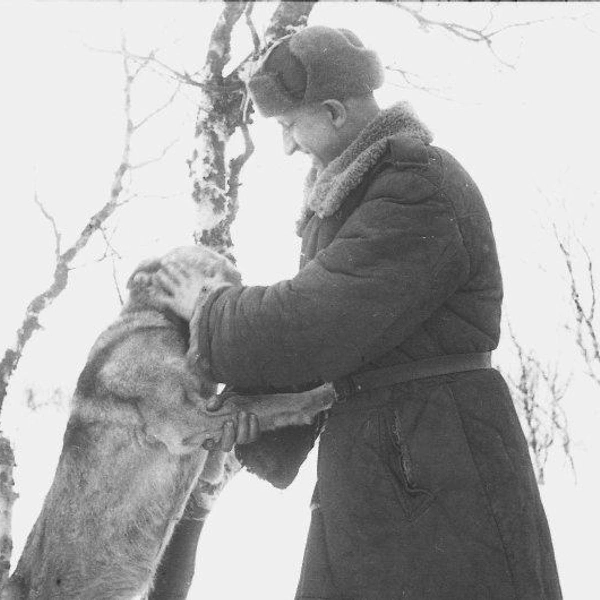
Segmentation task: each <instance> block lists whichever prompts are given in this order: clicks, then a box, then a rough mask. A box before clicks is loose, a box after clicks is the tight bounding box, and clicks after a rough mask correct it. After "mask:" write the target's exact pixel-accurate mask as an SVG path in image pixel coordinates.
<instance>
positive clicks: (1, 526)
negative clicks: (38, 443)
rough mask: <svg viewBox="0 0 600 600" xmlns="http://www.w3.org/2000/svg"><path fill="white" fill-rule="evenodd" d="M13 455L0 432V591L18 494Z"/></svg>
mask: <svg viewBox="0 0 600 600" xmlns="http://www.w3.org/2000/svg"><path fill="white" fill-rule="evenodd" d="M14 466H15V457H14V454H13V451H12V448H11V446H10V442H9V440H8V439H7V438H5V437H4V435H2V432H0V591H1V590H3V589H4V586H5V585H6V582H7V580H8V574H9V571H10V559H11V555H12V547H13V544H12V533H11V524H12V506H13V503H14V501H15V500H16V499H17V498H18V495H17V494H16V493H15V491H14V485H15V482H14V480H13V467H14Z"/></svg>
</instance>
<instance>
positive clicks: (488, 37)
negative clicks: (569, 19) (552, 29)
mask: <svg viewBox="0 0 600 600" xmlns="http://www.w3.org/2000/svg"><path fill="white" fill-rule="evenodd" d="M392 4H393V6H394V7H396V8H398V9H399V10H402V11H404V12H405V13H407V14H408V15H410V16H411V17H412V18H413V19H414V20H415V21H416V22H417V24H418V25H419V26H420V27H421V28H422V29H423V30H424V31H431V30H432V29H439V30H442V31H445V32H447V33H449V34H451V35H454V36H456V37H458V38H460V39H462V40H464V41H467V42H474V43H477V44H483V45H484V46H486V47H487V49H488V50H489V51H490V53H491V54H492V55H493V56H494V58H495V59H496V60H497V61H498V62H499V63H501V64H502V65H504V66H505V67H508V68H510V69H514V68H515V65H514V64H511V63H509V62H507V61H506V60H504V59H503V58H502V57H500V56H499V55H498V53H497V52H496V49H495V48H494V45H493V43H494V38H495V37H497V36H498V35H499V34H500V33H504V32H506V31H509V30H511V29H516V28H520V27H529V26H531V25H538V24H540V23H545V22H548V21H550V20H551V19H533V20H528V21H521V22H519V23H509V24H508V25H504V26H502V27H497V28H495V29H494V28H492V24H493V21H494V12H493V11H494V8H495V7H492V9H491V10H490V16H489V19H488V21H487V23H486V24H485V25H484V26H483V27H481V28H476V27H469V26H467V25H463V24H461V23H456V22H455V21H446V20H438V19H433V18H431V17H429V16H426V15H425V14H424V12H423V5H419V4H416V3H413V2H403V1H395V2H392ZM417 7H418V8H417Z"/></svg>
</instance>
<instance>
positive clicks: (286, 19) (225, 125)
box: [149, 2, 315, 600]
mask: <svg viewBox="0 0 600 600" xmlns="http://www.w3.org/2000/svg"><path fill="white" fill-rule="evenodd" d="M314 4H315V2H280V3H279V4H278V6H277V8H276V9H275V11H274V12H273V16H272V18H271V21H270V24H269V27H268V28H267V30H266V32H265V39H264V40H263V41H262V48H266V47H267V46H268V45H269V44H272V43H273V42H274V41H276V40H278V39H279V38H281V37H282V36H284V35H287V34H288V33H289V32H290V31H293V30H296V29H299V28H301V27H303V26H305V25H306V21H307V19H308V15H309V14H310V11H311V10H312V8H313V6H314ZM242 16H244V17H245V19H246V22H247V24H248V27H249V28H250V30H251V33H252V37H253V40H254V45H255V48H254V52H253V53H252V55H251V56H250V57H248V58H247V59H246V60H245V61H243V62H242V63H241V64H240V65H238V66H237V67H236V68H235V69H233V70H232V71H231V72H230V73H229V74H228V75H227V76H223V72H224V69H225V67H226V66H227V65H228V63H229V61H230V50H231V40H232V32H233V28H234V26H235V25H236V23H238V21H239V20H240V19H241V18H242ZM251 17H252V2H236V3H227V4H225V6H224V8H223V11H222V12H221V15H220V17H219V19H218V21H217V23H216V25H215V28H214V30H213V32H212V35H211V39H210V43H209V49H208V53H207V56H206V61H205V64H204V68H203V72H202V75H203V76H202V87H201V90H202V91H201V97H200V105H199V109H198V118H197V121H196V130H195V146H194V149H193V151H192V155H191V158H190V160H189V162H188V164H189V174H190V179H191V183H192V200H193V202H194V203H195V204H196V207H197V226H196V230H195V233H194V240H195V242H196V243H200V244H204V245H206V246H209V247H211V248H213V249H214V250H216V251H218V252H221V253H222V254H226V255H228V256H229V257H230V258H232V259H234V257H233V255H232V254H231V247H232V241H231V224H232V223H233V221H234V219H235V216H236V214H237V209H238V187H239V181H240V174H241V171H242V168H243V166H244V164H245V163H246V161H247V160H248V158H249V157H250V156H251V154H252V152H253V150H254V146H253V144H252V139H251V137H250V132H249V128H248V125H249V122H248V115H249V112H250V103H249V99H248V97H247V93H246V88H245V84H244V78H245V74H246V73H247V69H248V67H249V65H250V64H251V62H253V61H254V60H256V59H257V58H258V56H259V55H260V53H261V42H260V40H259V39H258V36H257V34H256V30H255V29H254V27H253V25H252V20H251ZM238 130H239V131H241V133H242V135H243V137H244V142H245V149H244V151H243V152H242V154H240V155H239V156H237V157H236V158H233V159H231V160H230V161H229V162H228V163H227V161H226V156H225V152H226V148H227V143H228V141H229V139H230V138H231V136H232V135H233V134H234V133H235V132H236V131H238ZM239 469H240V465H239V463H238V462H237V460H236V459H235V456H234V454H233V453H231V454H230V455H228V456H227V459H226V462H225V468H224V472H223V477H222V479H221V480H220V481H219V482H218V483H216V484H214V483H209V482H206V481H202V480H200V481H199V482H198V485H197V487H196V490H195V491H194V493H193V494H192V496H191V498H190V500H189V502H188V504H187V506H186V509H185V512H184V515H183V517H182V518H181V521H180V522H179V523H178V524H177V527H176V528H175V531H174V533H173V537H172V538H171V542H170V544H169V546H168V547H167V550H166V552H165V555H164V556H163V559H162V562H161V565H160V567H159V570H158V572H157V576H156V581H155V587H154V589H153V590H152V592H151V593H150V596H149V600H184V599H185V598H187V594H188V590H189V588H190V585H191V582H192V579H193V576H194V569H195V564H196V551H197V544H198V540H199V538H200V533H201V531H202V527H203V525H204V521H205V519H206V517H207V516H208V514H209V513H210V509H211V507H212V505H213V504H214V502H215V501H216V499H217V498H218V496H219V494H220V493H221V491H222V490H223V488H224V487H225V485H226V484H227V482H228V481H229V480H230V479H231V478H232V477H233V476H234V475H235V474H236V473H237V472H238V471H239Z"/></svg>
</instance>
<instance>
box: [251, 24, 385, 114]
mask: <svg viewBox="0 0 600 600" xmlns="http://www.w3.org/2000/svg"><path fill="white" fill-rule="evenodd" d="M382 83H383V66H382V64H381V61H380V60H379V57H378V56H377V54H376V53H375V52H374V51H373V50H369V49H367V48H365V47H364V46H363V44H362V42H361V41H360V40H359V39H358V37H357V36H356V34H354V33H352V32H351V31H348V30H347V29H333V28H331V27H323V26H320V25H315V26H312V27H307V28H305V29H302V30H301V31H299V32H297V33H294V34H292V35H290V36H288V37H285V38H283V39H282V40H280V41H279V42H277V43H276V44H275V45H274V46H272V47H271V49H270V50H269V51H268V53H267V54H266V56H265V57H264V58H263V59H262V61H261V62H260V63H259V65H258V67H257V69H256V71H255V72H254V74H253V75H252V76H251V77H250V79H249V81H248V90H249V92H250V95H251V97H252V100H253V101H254V103H255V105H256V106H257V107H258V110H259V112H260V113H261V114H262V115H263V116H264V117H274V116H277V115H281V114H283V113H285V112H287V111H289V110H291V109H293V108H297V107H298V106H302V105H306V104H311V103H313V102H321V101H323V100H332V99H333V100H340V101H341V100H345V99H346V98H351V97H354V96H364V95H366V94H368V93H370V92H372V91H373V90H375V89H377V88H378V87H380V86H381V85H382Z"/></svg>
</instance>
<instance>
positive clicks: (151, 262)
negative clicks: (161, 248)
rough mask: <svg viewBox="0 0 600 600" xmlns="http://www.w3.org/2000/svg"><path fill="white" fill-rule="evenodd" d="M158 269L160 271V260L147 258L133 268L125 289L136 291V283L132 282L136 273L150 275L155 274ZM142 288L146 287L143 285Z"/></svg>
mask: <svg viewBox="0 0 600 600" xmlns="http://www.w3.org/2000/svg"><path fill="white" fill-rule="evenodd" d="M159 269H160V258H148V259H146V260H143V261H142V262H141V263H140V264H139V265H138V266H137V267H136V268H135V270H134V271H133V273H132V274H131V275H130V276H129V279H128V280H127V289H128V290H134V289H136V287H138V286H137V285H136V282H135V281H134V279H135V276H136V275H137V274H138V273H147V274H152V273H156V272H157V271H158V270H159ZM142 287H146V286H145V285H143V286H142Z"/></svg>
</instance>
